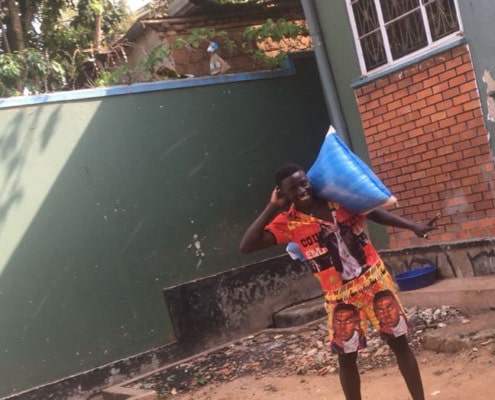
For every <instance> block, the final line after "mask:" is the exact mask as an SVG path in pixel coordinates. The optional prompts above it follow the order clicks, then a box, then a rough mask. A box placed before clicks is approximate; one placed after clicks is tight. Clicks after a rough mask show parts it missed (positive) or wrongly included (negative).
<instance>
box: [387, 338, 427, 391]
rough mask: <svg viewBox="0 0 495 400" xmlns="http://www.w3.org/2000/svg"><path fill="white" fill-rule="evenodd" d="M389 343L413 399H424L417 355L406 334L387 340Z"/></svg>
mask: <svg viewBox="0 0 495 400" xmlns="http://www.w3.org/2000/svg"><path fill="white" fill-rule="evenodd" d="M387 343H388V345H389V346H390V348H391V349H392V351H393V352H394V354H395V357H396V358H397V364H398V365H399V370H400V372H401V374H402V376H403V377H404V380H405V381H406V385H407V388H408V389H409V393H411V396H412V398H413V400H424V398H425V395H424V392H423V383H422V381H421V375H420V373H419V368H418V362H417V361H416V357H415V356H414V353H413V352H412V350H411V348H410V347H409V343H408V342H407V338H406V335H402V336H399V337H396V338H393V339H389V340H387Z"/></svg>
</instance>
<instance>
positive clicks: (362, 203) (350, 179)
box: [307, 126, 397, 214]
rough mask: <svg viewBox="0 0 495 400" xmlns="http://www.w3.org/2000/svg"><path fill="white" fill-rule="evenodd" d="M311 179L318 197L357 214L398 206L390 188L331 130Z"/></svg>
mask: <svg viewBox="0 0 495 400" xmlns="http://www.w3.org/2000/svg"><path fill="white" fill-rule="evenodd" d="M307 175H308V178H309V180H310V182H311V184H312V186H313V190H314V192H315V194H316V195H317V196H318V197H321V198H324V199H326V200H329V201H335V202H337V203H339V204H341V205H343V206H344V207H345V208H347V209H348V210H349V211H352V212H353V213H355V214H366V213H369V212H371V211H373V210H374V209H375V208H378V207H385V206H390V205H395V204H397V199H396V198H395V197H394V196H392V194H391V193H390V191H389V190H388V189H387V187H386V186H385V185H384V184H383V183H382V181H380V179H379V178H378V177H377V176H376V175H375V174H374V173H373V171H372V170H371V169H370V168H369V167H368V166H367V165H366V164H365V163H364V162H363V161H362V160H361V159H360V158H359V157H358V156H357V155H355V154H354V153H353V152H352V151H351V150H350V149H349V148H348V147H347V146H346V145H345V143H344V142H342V140H341V139H340V137H339V135H338V134H337V132H336V131H335V129H334V128H333V127H332V126H330V129H329V130H328V133H327V134H326V136H325V140H324V142H323V145H322V146H321V149H320V152H319V154H318V157H317V158H316V160H315V162H314V163H313V165H312V166H311V168H310V169H309V171H308V173H307Z"/></svg>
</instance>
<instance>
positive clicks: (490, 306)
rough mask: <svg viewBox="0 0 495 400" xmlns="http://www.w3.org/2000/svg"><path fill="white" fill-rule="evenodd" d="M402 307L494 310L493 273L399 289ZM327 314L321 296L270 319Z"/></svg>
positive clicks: (301, 319)
mask: <svg viewBox="0 0 495 400" xmlns="http://www.w3.org/2000/svg"><path fill="white" fill-rule="evenodd" d="M398 294H399V298H400V300H401V302H402V305H403V306H404V307H414V306H417V307H421V308H427V307H432V308H433V307H439V306H442V305H447V306H452V307H456V308H459V309H461V310H463V311H464V312H465V313H467V314H469V315H476V314H480V313H483V312H486V311H489V310H495V276H484V277H475V278H453V279H440V280H438V281H436V282H435V283H434V284H433V285H430V286H427V287H424V288H420V289H416V290H411V291H399V292H398ZM325 316H326V311H325V307H324V300H323V297H318V298H315V299H313V300H310V301H307V302H304V303H300V304H296V305H294V306H291V307H288V308H285V309H283V310H281V311H279V312H277V313H276V314H274V316H273V319H274V323H275V328H284V327H292V326H300V325H304V324H306V323H308V322H310V321H314V320H316V319H319V318H323V317H325Z"/></svg>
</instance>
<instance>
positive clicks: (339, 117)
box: [301, 0, 351, 147]
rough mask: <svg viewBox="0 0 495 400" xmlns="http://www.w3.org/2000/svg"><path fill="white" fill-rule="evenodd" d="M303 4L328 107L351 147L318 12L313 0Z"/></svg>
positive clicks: (341, 134)
mask: <svg viewBox="0 0 495 400" xmlns="http://www.w3.org/2000/svg"><path fill="white" fill-rule="evenodd" d="M301 5H302V8H303V11H304V15H305V16H306V21H307V23H308V27H309V33H310V34H311V37H312V39H313V49H314V52H315V55H316V63H317V65H318V71H319V72H320V78H321V83H322V86H323V94H324V96H325V101H326V103H327V109H328V112H329V114H330V118H331V120H332V125H333V126H334V127H335V129H336V131H337V132H338V134H339V136H340V137H341V138H342V140H343V141H344V142H345V143H346V144H347V145H348V146H349V147H351V140H350V136H349V131H348V129H347V124H346V122H345V118H344V114H343V112H342V108H341V106H340V100H339V96H338V94H337V88H336V85H335V79H334V77H333V74H332V70H331V67H330V63H329V57H328V54H327V52H326V49H325V46H324V41H323V38H322V35H321V26H320V22H319V20H318V16H317V13H316V8H315V5H314V2H313V0H301Z"/></svg>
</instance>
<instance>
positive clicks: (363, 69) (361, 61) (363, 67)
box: [346, 0, 368, 75]
mask: <svg viewBox="0 0 495 400" xmlns="http://www.w3.org/2000/svg"><path fill="white" fill-rule="evenodd" d="M352 3H353V2H352V0H349V1H346V4H347V14H348V16H349V21H350V23H351V29H352V30H353V31H354V35H353V36H354V46H355V47H356V52H357V56H358V60H359V67H360V68H361V74H362V75H367V73H368V70H367V69H366V62H365V60H364V54H363V49H362V48H361V38H360V37H359V34H358V28H357V24H356V16H355V15H354V11H353V10H352Z"/></svg>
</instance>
